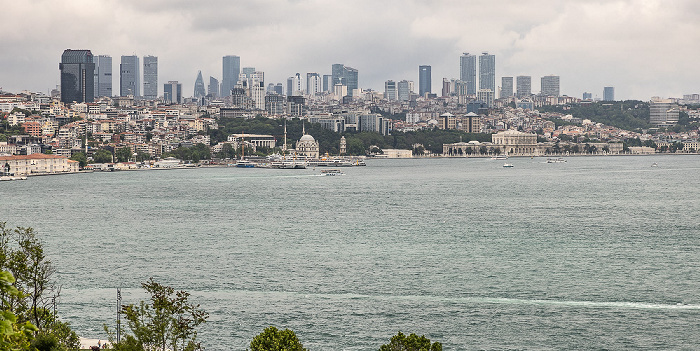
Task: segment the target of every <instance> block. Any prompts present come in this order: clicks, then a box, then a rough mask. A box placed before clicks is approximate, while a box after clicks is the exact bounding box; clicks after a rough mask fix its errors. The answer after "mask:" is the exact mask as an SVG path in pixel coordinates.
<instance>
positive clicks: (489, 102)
mask: <svg viewBox="0 0 700 351" xmlns="http://www.w3.org/2000/svg"><path fill="white" fill-rule="evenodd" d="M493 96H494V93H493V91H491V89H479V91H477V92H476V99H477V100H478V101H481V102H483V103H484V104H486V107H493Z"/></svg>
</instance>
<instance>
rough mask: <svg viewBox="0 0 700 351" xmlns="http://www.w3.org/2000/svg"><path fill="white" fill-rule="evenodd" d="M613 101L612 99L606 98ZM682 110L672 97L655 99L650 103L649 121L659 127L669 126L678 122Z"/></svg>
mask: <svg viewBox="0 0 700 351" xmlns="http://www.w3.org/2000/svg"><path fill="white" fill-rule="evenodd" d="M606 101H612V100H606ZM679 116H680V110H679V109H678V104H676V102H675V101H674V100H672V99H655V100H652V101H651V102H650V103H649V123H650V124H653V125H655V126H657V127H669V126H673V125H676V123H678V117H679Z"/></svg>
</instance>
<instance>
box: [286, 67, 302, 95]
mask: <svg viewBox="0 0 700 351" xmlns="http://www.w3.org/2000/svg"><path fill="white" fill-rule="evenodd" d="M303 93H304V92H303V91H302V90H301V74H299V73H297V74H295V75H293V76H291V77H289V78H287V96H301V95H303Z"/></svg>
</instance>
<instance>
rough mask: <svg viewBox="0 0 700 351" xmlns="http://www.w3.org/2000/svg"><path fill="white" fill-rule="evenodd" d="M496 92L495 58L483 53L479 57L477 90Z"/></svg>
mask: <svg viewBox="0 0 700 351" xmlns="http://www.w3.org/2000/svg"><path fill="white" fill-rule="evenodd" d="M481 89H488V90H491V91H493V92H495V91H496V56H495V55H489V53H488V52H484V53H482V54H481V56H479V90H481Z"/></svg>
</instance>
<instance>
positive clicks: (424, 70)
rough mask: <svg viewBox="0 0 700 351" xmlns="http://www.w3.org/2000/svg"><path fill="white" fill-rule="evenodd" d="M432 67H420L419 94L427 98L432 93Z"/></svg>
mask: <svg viewBox="0 0 700 351" xmlns="http://www.w3.org/2000/svg"><path fill="white" fill-rule="evenodd" d="M431 76H432V73H431V67H430V66H428V65H423V66H418V94H420V96H425V94H426V93H428V94H430V93H432V84H433V83H432V81H431Z"/></svg>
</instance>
